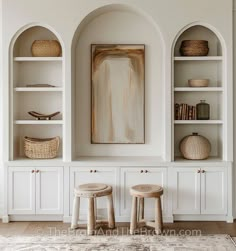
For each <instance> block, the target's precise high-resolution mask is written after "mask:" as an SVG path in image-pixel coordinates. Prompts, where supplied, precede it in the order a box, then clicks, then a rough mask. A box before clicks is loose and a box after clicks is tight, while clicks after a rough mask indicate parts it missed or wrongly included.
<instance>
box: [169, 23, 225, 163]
mask: <svg viewBox="0 0 236 251" xmlns="http://www.w3.org/2000/svg"><path fill="white" fill-rule="evenodd" d="M184 40H206V41H208V47H209V53H208V55H206V56H182V55H181V53H180V47H181V43H182V41H184ZM172 57H173V71H172V72H173V76H172V80H173V83H172V90H173V91H172V95H173V97H174V98H173V100H174V103H173V105H172V109H173V110H172V111H173V112H172V114H173V132H174V133H173V140H172V142H174V144H173V148H172V153H173V154H172V159H176V158H179V157H181V156H182V154H181V153H180V151H179V144H180V141H181V140H182V139H183V138H184V137H185V136H187V135H191V134H192V132H198V133H199V134H200V135H203V136H205V137H206V138H207V139H208V140H209V141H210V143H211V146H212V147H211V153H210V157H211V158H218V159H222V158H223V148H224V144H225V142H224V138H223V135H224V128H225V123H226V121H225V116H224V109H225V107H224V95H225V85H226V79H225V72H224V69H225V65H224V64H225V57H226V53H225V43H224V40H223V39H222V37H221V35H220V33H219V32H218V31H217V30H216V29H215V28H214V27H211V26H210V25H208V24H202V23H193V24H190V25H188V26H187V27H185V28H184V29H183V30H181V31H180V32H179V33H178V34H177V36H176V38H175V40H174V42H173V46H172ZM190 79H208V80H209V84H208V86H206V87H191V86H190V85H189V83H188V80H190ZM200 100H205V101H206V102H207V103H208V104H209V105H210V119H209V120H198V119H197V117H195V116H194V117H193V115H192V109H195V108H194V107H196V104H198V103H200ZM182 104H184V105H185V104H187V108H186V106H185V107H184V110H186V109H187V114H186V113H185V112H184V113H185V114H183V112H182V115H181V109H182V108H181V106H182V107H183V105H182ZM192 107H193V108H192ZM189 111H190V115H189ZM194 113H195V111H194Z"/></svg>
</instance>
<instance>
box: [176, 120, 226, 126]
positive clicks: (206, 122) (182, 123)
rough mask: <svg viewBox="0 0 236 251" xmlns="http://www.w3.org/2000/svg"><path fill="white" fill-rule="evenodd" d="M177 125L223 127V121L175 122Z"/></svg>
mask: <svg viewBox="0 0 236 251" xmlns="http://www.w3.org/2000/svg"><path fill="white" fill-rule="evenodd" d="M174 123H175V124H176V125H179V124H181V125H192V124H193V125H221V124H223V121H222V120H175V122H174Z"/></svg>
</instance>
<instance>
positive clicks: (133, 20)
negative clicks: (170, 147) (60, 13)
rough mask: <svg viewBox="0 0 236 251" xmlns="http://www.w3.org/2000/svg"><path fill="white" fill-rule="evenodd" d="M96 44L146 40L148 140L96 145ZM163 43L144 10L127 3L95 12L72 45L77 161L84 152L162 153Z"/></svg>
mask: <svg viewBox="0 0 236 251" xmlns="http://www.w3.org/2000/svg"><path fill="white" fill-rule="evenodd" d="M91 44H145V54H146V55H145V144H91ZM163 67H164V66H163V42H162V37H161V35H160V32H159V31H158V29H157V27H156V26H155V25H154V24H153V22H151V21H150V18H149V17H147V16H145V14H143V13H140V12H139V11H137V10H136V9H133V8H130V7H127V6H124V5H109V6H105V7H103V8H99V9H97V10H95V11H94V12H92V13H90V14H89V15H88V16H87V17H86V18H85V19H84V20H83V21H82V23H81V24H80V25H79V27H78V29H77V31H76V33H75V37H74V40H73V43H72V76H73V77H72V81H73V89H72V90H73V95H72V96H73V100H74V101H73V108H74V109H73V119H74V122H73V125H74V128H73V136H72V139H73V141H74V142H73V148H74V149H73V153H74V156H73V159H76V158H78V157H81V156H155V157H158V156H162V154H163V149H162V148H163V147H162V146H163V145H164V112H163V111H164V107H163V106H164V98H163V97H164V95H163V94H164V83H163Z"/></svg>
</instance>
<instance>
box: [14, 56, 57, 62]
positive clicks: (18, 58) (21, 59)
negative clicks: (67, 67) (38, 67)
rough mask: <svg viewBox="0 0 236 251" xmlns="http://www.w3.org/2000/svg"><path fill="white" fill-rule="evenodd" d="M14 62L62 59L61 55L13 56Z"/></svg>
mask: <svg viewBox="0 0 236 251" xmlns="http://www.w3.org/2000/svg"><path fill="white" fill-rule="evenodd" d="M14 61H16V62H40V61H62V57H14Z"/></svg>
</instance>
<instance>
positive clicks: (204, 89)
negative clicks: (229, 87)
mask: <svg viewBox="0 0 236 251" xmlns="http://www.w3.org/2000/svg"><path fill="white" fill-rule="evenodd" d="M174 91H175V92H222V91H223V87H175V88H174Z"/></svg>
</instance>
